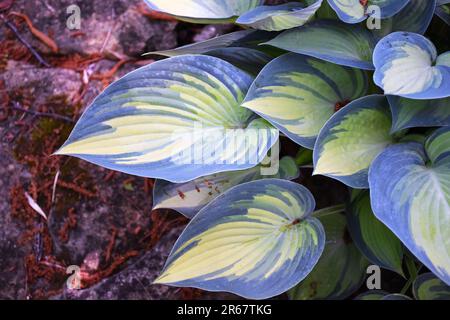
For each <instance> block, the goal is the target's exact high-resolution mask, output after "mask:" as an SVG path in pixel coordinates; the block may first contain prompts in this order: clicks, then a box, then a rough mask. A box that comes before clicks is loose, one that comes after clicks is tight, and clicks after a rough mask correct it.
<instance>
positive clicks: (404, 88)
mask: <svg viewBox="0 0 450 320" xmlns="http://www.w3.org/2000/svg"><path fill="white" fill-rule="evenodd" d="M373 63H374V65H375V68H376V71H375V74H374V81H375V83H376V84H377V85H378V86H379V87H381V88H382V89H383V90H384V92H385V94H392V95H397V96H402V97H405V98H410V99H439V98H445V97H448V96H450V52H447V53H444V54H442V55H441V56H439V57H438V56H437V52H436V48H435V47H434V45H433V43H431V41H430V40H428V39H427V38H425V37H423V36H422V35H419V34H415V33H409V32H394V33H391V34H390V35H388V36H386V37H384V38H383V39H382V40H381V41H380V42H379V43H378V44H377V45H376V47H375V51H374V55H373Z"/></svg>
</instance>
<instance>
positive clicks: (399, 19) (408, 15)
mask: <svg viewBox="0 0 450 320" xmlns="http://www.w3.org/2000/svg"><path fill="white" fill-rule="evenodd" d="M435 10H436V0H427V1H424V0H410V1H409V3H408V4H407V5H406V7H405V8H404V9H403V10H402V11H400V12H399V13H397V14H396V15H395V16H393V17H392V18H388V19H384V20H382V21H381V30H377V29H375V30H373V31H374V32H375V33H376V34H377V35H378V36H380V37H384V36H386V35H388V34H389V33H391V32H394V31H408V32H415V33H420V34H424V33H425V31H427V29H428V26H429V25H430V23H431V20H432V19H433V15H434V12H435Z"/></svg>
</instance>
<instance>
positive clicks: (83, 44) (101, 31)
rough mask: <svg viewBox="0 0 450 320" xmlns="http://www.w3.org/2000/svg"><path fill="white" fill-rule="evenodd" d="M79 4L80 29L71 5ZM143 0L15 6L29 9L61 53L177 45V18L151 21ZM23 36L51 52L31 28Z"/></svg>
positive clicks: (61, 0)
mask: <svg viewBox="0 0 450 320" xmlns="http://www.w3.org/2000/svg"><path fill="white" fill-rule="evenodd" d="M71 5H78V6H79V8H80V13H81V19H80V27H81V28H80V29H79V30H76V29H75V30H70V29H69V28H68V26H67V21H68V19H69V18H70V17H71V14H70V12H69V13H68V12H67V8H68V7H69V6H71ZM139 5H142V1H141V0H111V1H82V0H76V1H74V0H43V1H30V0H16V1H15V4H14V5H13V7H12V10H14V11H17V12H21V13H25V14H26V15H27V16H28V17H30V19H31V20H32V22H33V24H34V26H35V27H36V28H37V29H39V30H40V31H42V32H44V33H46V34H47V35H49V36H50V37H51V38H52V39H53V40H54V41H55V42H56V43H57V45H58V47H59V53H60V54H70V53H82V54H93V53H98V52H100V51H101V50H102V49H104V51H105V53H108V52H110V53H113V54H114V55H116V56H117V55H119V56H121V55H128V56H136V57H137V56H140V55H141V54H143V53H145V52H146V51H151V50H165V49H170V48H173V47H174V46H176V44H177V37H176V32H175V27H176V25H177V23H176V22H167V21H151V20H150V19H149V18H147V17H145V16H143V15H142V14H141V13H140V12H139V11H138V10H137V9H138V6H139ZM23 36H24V37H25V38H26V39H27V40H28V41H29V42H30V43H31V44H32V45H33V46H34V47H36V48H37V49H38V50H39V51H41V52H50V49H49V48H48V47H46V46H45V45H44V44H43V43H42V42H40V41H38V40H37V39H35V38H34V37H33V36H32V35H31V34H30V32H28V31H25V29H24V31H23Z"/></svg>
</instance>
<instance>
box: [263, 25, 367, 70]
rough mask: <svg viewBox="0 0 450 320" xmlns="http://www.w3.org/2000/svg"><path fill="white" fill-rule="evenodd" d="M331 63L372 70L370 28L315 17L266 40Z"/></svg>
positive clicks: (275, 45)
mask: <svg viewBox="0 0 450 320" xmlns="http://www.w3.org/2000/svg"><path fill="white" fill-rule="evenodd" d="M265 44H266V45H271V46H274V47H277V48H280V49H283V50H287V51H291V52H295V53H301V54H305V55H308V56H312V57H315V58H318V59H322V60H325V61H329V62H332V63H336V64H340V65H344V66H349V67H355V68H359V69H365V70H373V69H374V67H373V64H372V52H373V49H374V48H375V44H376V39H375V36H374V35H373V33H372V32H370V31H369V30H367V29H365V28H363V27H361V26H359V25H358V26H355V25H348V24H345V23H342V22H339V21H335V20H317V21H313V22H311V23H308V24H307V25H305V26H303V27H301V28H296V29H292V30H288V31H284V32H283V33H282V34H280V35H279V36H277V37H276V38H274V39H273V40H270V41H268V42H266V43H265Z"/></svg>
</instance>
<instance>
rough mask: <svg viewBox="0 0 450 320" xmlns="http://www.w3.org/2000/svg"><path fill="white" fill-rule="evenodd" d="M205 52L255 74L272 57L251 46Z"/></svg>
mask: <svg viewBox="0 0 450 320" xmlns="http://www.w3.org/2000/svg"><path fill="white" fill-rule="evenodd" d="M205 54H206V55H208V56H213V57H217V58H220V59H222V60H225V61H227V62H229V63H231V64H232V65H234V66H236V67H238V68H240V69H242V70H244V71H247V72H248V73H250V74H252V75H255V76H256V75H257V74H258V73H259V72H260V71H261V69H262V68H264V66H265V65H266V64H268V63H269V62H270V60H272V57H270V56H269V55H267V54H265V53H264V52H261V51H259V50H255V49H251V48H238V47H229V48H222V49H216V50H212V51H209V52H207V53H205Z"/></svg>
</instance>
